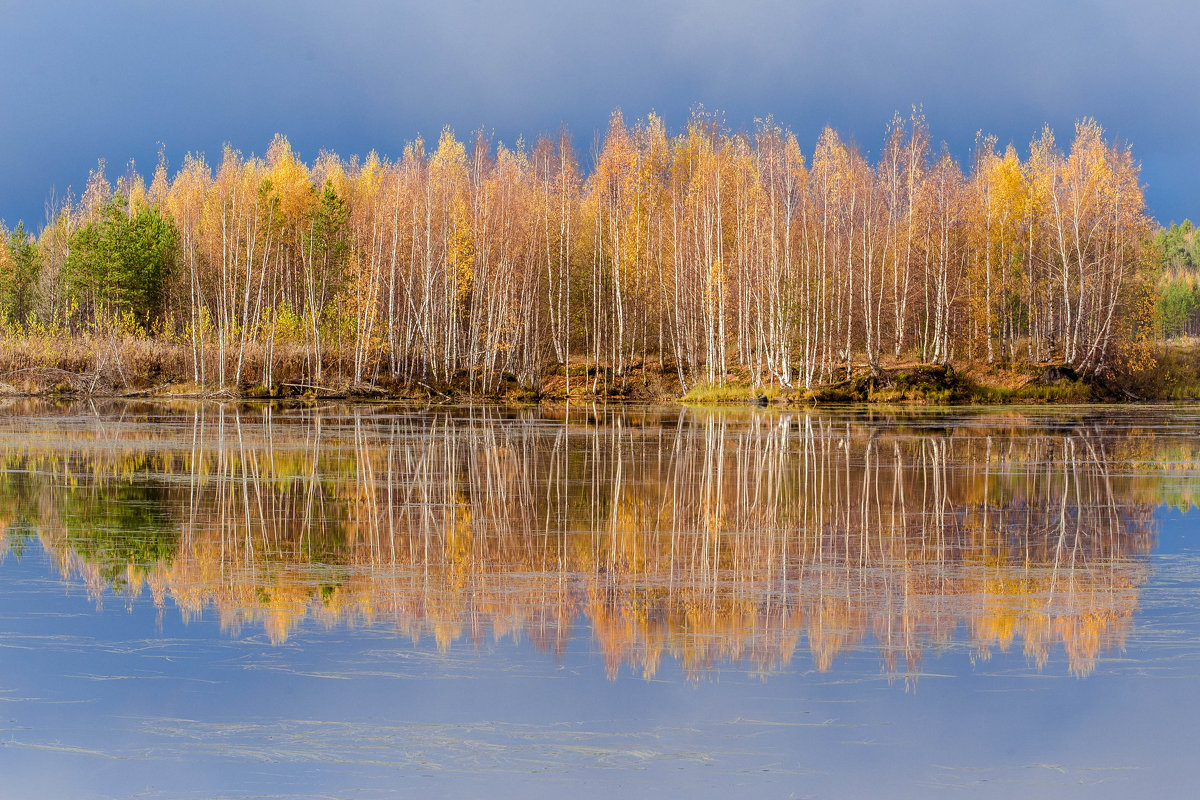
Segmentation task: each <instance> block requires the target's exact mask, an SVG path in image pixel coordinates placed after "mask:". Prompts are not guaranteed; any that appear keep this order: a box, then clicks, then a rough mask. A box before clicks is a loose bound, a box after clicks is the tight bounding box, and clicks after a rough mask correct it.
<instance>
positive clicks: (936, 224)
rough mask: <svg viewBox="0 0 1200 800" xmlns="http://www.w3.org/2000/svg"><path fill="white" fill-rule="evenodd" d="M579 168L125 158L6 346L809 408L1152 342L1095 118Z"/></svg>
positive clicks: (242, 369)
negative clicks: (134, 341) (811, 391)
mask: <svg viewBox="0 0 1200 800" xmlns="http://www.w3.org/2000/svg"><path fill="white" fill-rule="evenodd" d="M588 162H589V163H590V165H591V167H590V169H585V167H584V166H583V164H582V163H581V159H580V157H579V156H578V155H577V154H576V151H575V150H574V148H573V146H572V141H571V137H570V135H569V133H568V132H567V131H566V130H565V129H564V130H563V131H560V132H559V133H558V134H557V135H555V136H544V137H541V138H539V139H537V140H536V141H535V142H534V143H533V144H532V145H529V144H528V143H526V142H524V141H523V140H518V141H517V142H516V144H515V145H513V146H507V145H505V144H503V143H494V142H493V141H492V139H491V138H490V137H489V136H488V135H486V134H484V133H482V132H480V133H476V134H475V135H474V136H473V137H471V138H470V139H469V140H468V141H467V142H464V141H461V140H459V139H458V138H456V136H455V135H454V134H453V133H452V132H451V131H450V130H449V129H446V130H445V131H443V133H442V134H441V136H440V138H439V139H438V141H437V143H436V144H435V145H433V144H427V143H426V142H425V141H423V140H421V139H417V140H416V141H414V142H412V143H410V144H408V145H407V146H405V148H404V150H403V152H402V154H401V156H400V157H399V158H397V159H394V160H393V159H389V158H385V157H382V156H380V155H378V154H377V153H371V154H369V155H368V156H367V157H366V158H362V159H360V158H358V157H353V158H350V159H345V158H342V157H340V156H338V155H336V154H333V153H328V152H323V153H321V154H320V155H319V156H318V157H317V158H316V159H315V160H314V161H313V162H312V163H311V164H309V163H306V162H304V161H302V160H301V159H300V158H299V157H298V156H297V155H296V153H295V152H294V151H293V149H292V147H291V146H290V144H289V142H288V141H287V139H285V138H284V137H282V136H276V137H275V139H274V140H273V141H272V142H271V144H270V146H269V147H268V148H267V150H266V153H265V155H264V156H261V157H258V156H253V155H251V156H244V155H243V154H241V153H240V152H238V151H236V150H234V149H232V148H230V147H226V148H225V149H224V151H223V152H222V154H221V157H220V160H219V161H218V162H217V163H216V164H210V163H209V161H207V160H206V158H205V157H204V156H203V155H196V154H191V155H188V156H187V157H185V158H184V160H183V163H182V164H181V165H179V167H178V169H176V170H175V171H174V172H173V173H172V172H171V171H170V170H169V169H168V165H167V164H166V162H165V160H164V159H163V158H162V157H160V161H159V164H158V166H157V168H156V170H155V171H154V173H153V175H152V176H151V177H150V181H149V183H147V181H146V179H145V178H144V177H143V176H141V175H140V174H139V173H138V172H137V170H136V169H135V168H134V165H133V164H132V162H131V163H130V165H129V168H128V169H127V170H126V171H125V173H124V174H123V175H121V176H120V177H119V178H117V179H116V181H115V186H114V185H113V183H112V182H111V181H110V179H109V178H108V176H107V175H106V172H105V168H104V164H103V162H101V164H100V165H99V166H98V167H97V169H95V170H94V171H93V172H92V173H91V175H90V176H89V179H88V181H87V184H86V188H85V190H84V191H83V192H82V193H81V194H80V195H78V196H75V195H73V194H71V193H68V194H67V195H66V197H65V198H63V199H62V200H61V202H59V203H58V204H57V207H56V208H54V209H53V211H52V213H50V214H49V215H48V220H47V222H46V224H45V226H44V227H43V228H42V230H41V231H40V232H39V233H38V234H37V235H36V236H34V235H32V234H31V233H30V232H28V231H26V230H25V229H24V227H23V226H22V225H18V226H17V228H16V229H14V230H13V231H12V232H5V236H4V246H3V247H2V248H0V314H2V316H3V320H4V324H5V326H6V328H7V330H8V331H9V332H10V334H13V335H28V334H31V333H36V332H39V331H40V332H49V333H53V334H55V335H58V334H81V333H84V332H91V333H95V332H109V333H111V332H114V331H119V332H123V333H129V332H134V333H136V334H138V335H143V336H147V337H151V338H155V339H160V340H163V341H170V342H174V343H176V344H177V345H179V346H180V347H185V348H186V350H187V352H188V353H189V369H190V371H191V372H192V375H191V378H192V379H193V380H194V381H195V382H196V383H197V384H199V385H200V386H202V387H205V388H226V387H232V388H238V387H245V386H248V385H251V384H261V385H262V386H264V387H267V388H274V387H276V386H277V384H278V383H279V381H280V374H281V369H282V368H283V366H284V365H291V368H292V369H293V370H299V371H300V372H301V373H302V374H303V375H304V376H305V378H306V380H307V381H308V382H310V383H312V384H314V385H316V384H321V383H323V382H324V383H329V382H333V381H341V382H343V383H344V384H363V383H386V382H390V383H414V382H435V383H443V384H449V383H456V382H457V383H460V384H462V385H464V386H466V387H468V388H469V389H470V390H472V391H476V392H490V391H494V390H495V389H496V388H497V387H498V386H499V385H500V384H501V382H502V381H503V380H505V379H506V378H515V379H516V380H517V381H518V382H519V383H521V384H522V385H525V386H529V387H537V386H538V385H539V383H540V382H541V381H542V380H543V378H544V377H545V376H546V375H547V374H548V373H549V372H550V371H552V370H555V369H558V370H560V371H562V372H564V373H565V374H566V375H567V380H568V381H570V380H571V377H572V376H573V375H574V376H577V377H576V381H577V382H578V381H581V380H582V381H586V382H587V384H588V388H590V389H591V390H593V391H599V390H601V389H602V388H603V389H605V390H607V389H610V388H612V387H613V386H614V385H623V384H624V383H626V382H628V381H629V380H630V379H631V378H632V377H633V376H635V375H636V374H637V373H638V371H639V370H645V369H659V370H662V371H663V372H665V373H667V374H669V375H671V376H675V377H677V378H678V381H679V383H680V384H681V385H682V387H683V388H684V389H685V390H686V389H688V388H690V387H692V386H694V385H696V384H700V383H714V384H718V383H722V382H724V381H725V380H727V379H728V378H729V376H731V375H735V374H736V375H739V376H740V377H744V378H746V379H748V380H750V382H752V383H754V384H755V385H779V386H784V387H804V388H809V387H812V386H814V385H818V384H823V383H829V382H833V381H836V380H840V379H842V378H844V377H848V376H849V375H850V374H851V373H852V372H853V371H855V370H857V369H870V370H872V371H877V370H879V369H880V368H881V365H884V364H888V363H897V362H902V361H921V362H926V363H950V362H952V361H953V362H961V361H971V362H978V363H983V362H986V363H988V364H1004V363H1013V362H1038V363H1045V362H1056V363H1065V364H1068V365H1071V366H1072V367H1073V368H1074V369H1075V370H1076V371H1077V372H1079V373H1081V374H1102V373H1105V372H1107V371H1112V370H1119V369H1121V368H1122V366H1123V365H1124V364H1127V363H1128V362H1129V361H1130V360H1131V359H1133V358H1135V357H1136V356H1137V353H1138V352H1140V350H1139V347H1141V346H1142V344H1143V343H1144V341H1145V340H1146V339H1147V337H1149V336H1152V335H1153V326H1154V319H1155V302H1156V301H1157V295H1156V283H1155V281H1156V277H1155V274H1154V257H1153V246H1152V242H1151V235H1152V222H1151V220H1150V219H1149V217H1148V216H1147V214H1146V209H1145V202H1144V198H1143V194H1142V187H1141V186H1140V185H1139V183H1138V175H1139V166H1138V164H1137V162H1136V161H1135V160H1134V158H1133V156H1132V154H1131V151H1130V148H1129V147H1128V146H1125V145H1122V144H1118V143H1114V142H1111V141H1108V140H1107V139H1106V138H1105V135H1104V132H1103V131H1102V129H1101V128H1100V126H1099V125H1098V124H1097V123H1096V122H1095V121H1093V120H1084V121H1082V122H1080V123H1078V124H1077V126H1076V129H1075V136H1074V139H1073V140H1072V141H1071V143H1070V145H1069V147H1067V148H1066V149H1064V148H1063V147H1061V146H1060V145H1059V144H1058V142H1057V140H1056V138H1055V136H1054V134H1053V132H1052V131H1051V130H1050V129H1049V128H1046V129H1044V130H1042V131H1041V132H1040V133H1039V134H1038V135H1037V136H1036V137H1035V138H1034V139H1033V140H1032V142H1031V144H1030V145H1029V148H1028V151H1027V154H1026V155H1024V156H1022V155H1021V154H1019V152H1018V150H1017V149H1016V148H1015V147H1013V146H1011V145H1010V146H1008V147H1006V148H1003V149H1001V148H1000V147H998V144H997V141H996V139H995V138H994V137H988V136H982V135H981V136H979V137H977V140H976V142H975V147H974V149H973V151H972V155H971V157H970V159H969V163H968V165H967V166H966V168H964V167H963V165H961V164H960V163H958V162H957V161H956V160H955V159H954V158H953V157H952V156H951V155H950V153H949V151H948V149H947V148H946V147H945V146H944V145H943V146H942V147H940V148H938V147H935V146H934V145H933V143H932V139H931V137H930V133H929V129H928V126H927V125H926V123H925V120H924V119H923V117H922V116H921V115H920V114H919V113H917V112H914V114H913V115H912V116H911V117H909V118H908V119H904V118H902V117H901V116H900V115H896V116H895V117H894V118H893V119H892V121H891V122H890V123H889V124H888V126H887V127H886V132H885V136H884V139H883V143H882V146H881V147H880V149H879V150H878V152H877V153H876V154H875V155H874V156H872V155H871V154H870V153H868V152H866V151H864V150H863V149H861V148H860V147H858V146H857V145H855V144H854V143H852V142H850V141H847V140H846V139H844V138H843V137H841V136H840V135H839V134H838V133H837V132H836V131H835V130H833V129H832V128H826V129H825V130H824V132H823V133H822V134H821V136H820V138H819V139H818V141H817V143H816V145H815V147H814V149H813V150H812V152H811V154H810V155H809V156H808V157H807V158H806V157H805V155H804V154H803V153H802V151H801V147H800V145H799V142H798V141H797V138H796V136H795V134H794V133H792V132H791V131H789V130H787V129H785V128H783V127H781V126H779V125H777V124H776V123H775V122H774V121H772V120H771V119H767V120H764V121H759V122H757V123H756V125H755V126H754V128H753V129H752V130H749V131H733V130H731V129H730V128H729V127H728V125H727V124H726V123H725V122H724V120H723V119H722V118H721V117H720V116H719V115H714V114H709V113H705V112H703V111H697V112H695V113H694V114H693V115H692V117H691V118H690V119H689V121H688V122H687V124H686V126H685V127H684V129H683V130H682V131H679V132H677V133H674V134H672V133H669V132H668V130H667V129H666V127H665V125H664V123H663V121H662V119H661V118H659V117H658V116H656V115H653V114H651V115H649V116H647V117H646V118H644V119H641V120H639V121H637V122H635V123H634V124H632V125H630V124H627V122H626V121H625V119H624V117H623V116H622V115H621V113H620V112H617V113H615V114H613V116H612V118H611V121H610V124H609V126H608V129H607V132H606V133H605V135H604V136H603V137H602V139H601V140H600V141H599V142H598V143H597V145H596V146H595V147H594V149H593V152H592V153H591V154H590V158H589V159H588Z"/></svg>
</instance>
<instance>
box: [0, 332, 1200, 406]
mask: <svg viewBox="0 0 1200 800" xmlns="http://www.w3.org/2000/svg"><path fill="white" fill-rule="evenodd" d="M240 355H241V361H242V371H241V374H242V376H243V377H242V379H241V380H240V381H235V380H233V379H232V378H231V377H230V376H231V375H232V374H233V373H234V370H233V369H229V368H227V379H226V381H225V385H224V386H220V385H219V382H218V381H214V380H211V379H209V380H207V381H205V382H204V384H203V385H202V383H201V382H199V381H197V380H196V368H195V364H194V362H193V360H192V353H191V349H190V346H189V345H188V344H187V343H179V342H170V341H162V340H157V339H148V338H140V337H125V338H120V339H101V338H94V337H76V338H67V337H49V336H44V337H19V338H17V337H7V338H2V339H0V394H2V395H9V396H52V397H168V398H169V397H178V398H185V397H195V398H214V399H222V398H225V399H248V400H254V399H262V400H265V399H313V400H315V399H356V400H374V401H388V400H395V401H424V402H450V401H468V400H491V401H500V402H509V403H529V402H566V401H571V402H610V401H611V402H643V403H645V402H651V403H674V402H679V403H684V404H688V405H760V406H766V405H774V406H805V405H823V404H831V403H868V404H897V403H911V404H926V405H963V404H989V405H991V404H1005V403H1103V402H1138V401H1164V400H1167V401H1169V400H1184V401H1186V400H1200V342H1197V341H1194V340H1192V341H1179V342H1174V343H1171V344H1169V345H1164V346H1162V347H1159V348H1157V350H1156V352H1155V354H1154V357H1153V359H1152V363H1148V364H1146V365H1145V366H1144V368H1143V369H1142V370H1141V371H1140V372H1137V373H1133V374H1127V375H1122V376H1119V377H1117V376H1081V375H1078V374H1076V373H1075V371H1074V370H1072V369H1071V368H1070V367H1068V366H1064V365H1061V364H1054V363H1018V364H1010V365H1003V366H994V365H992V366H989V365H986V364H963V365H941V364H923V363H916V362H907V363H905V362H898V363H891V364H884V365H881V366H880V367H879V368H877V369H875V370H872V369H870V368H869V367H868V366H867V365H865V364H864V365H858V366H856V367H855V368H853V369H852V370H851V374H850V376H849V378H845V379H842V380H838V381H834V382H831V383H827V384H821V385H814V386H812V387H810V388H803V387H796V386H793V387H781V386H779V385H761V384H760V385H756V384H755V383H754V382H753V380H752V379H751V376H750V375H749V374H748V373H747V372H745V371H744V370H736V369H735V370H731V371H730V372H729V373H728V374H727V375H726V379H725V381H724V382H723V383H721V384H719V385H714V384H709V383H699V384H695V385H689V386H687V387H685V385H684V383H683V382H681V380H680V377H679V374H678V372H677V371H676V370H675V369H674V368H672V366H671V365H670V364H668V365H666V366H665V368H664V367H663V366H661V365H659V364H658V363H657V362H656V361H651V362H650V363H649V364H645V365H635V366H634V367H633V368H632V369H631V370H628V371H627V372H626V374H624V375H617V374H615V373H614V372H613V371H611V370H608V369H606V368H604V367H596V366H594V365H591V364H588V363H586V362H584V361H582V360H578V361H572V363H571V364H570V365H567V366H564V365H561V364H559V365H555V366H553V367H550V368H548V369H547V370H546V371H545V373H543V374H542V375H541V376H539V377H538V378H537V379H536V380H535V381H525V382H522V381H519V380H518V379H517V377H516V376H513V375H503V376H502V377H501V379H500V380H499V381H498V382H497V384H496V385H495V387H494V388H492V389H490V390H489V391H486V392H481V391H478V389H477V387H478V385H479V382H478V380H476V381H472V380H471V376H470V375H469V374H467V373H465V372H463V373H460V374H459V375H456V376H455V378H454V379H453V380H450V381H437V380H433V379H430V378H427V377H417V378H415V379H412V380H396V379H389V378H375V379H373V380H368V381H357V382H355V381H352V380H350V378H349V376H347V375H343V374H340V373H339V372H338V371H337V370H336V369H327V370H326V371H325V372H324V376H323V378H322V379H321V380H319V381H317V380H313V379H311V378H309V377H307V376H308V374H309V373H310V372H311V370H310V369H309V367H308V363H307V351H305V350H304V349H302V348H294V349H286V350H285V349H281V350H278V351H276V352H274V353H272V354H271V357H272V358H273V359H274V360H275V361H274V366H273V368H272V370H271V372H272V377H273V380H272V384H271V387H270V388H268V387H267V386H265V385H264V384H263V383H262V382H261V378H260V379H259V380H257V381H256V380H254V379H252V378H248V377H246V376H261V375H262V374H263V372H264V370H263V368H262V365H263V356H264V354H263V353H261V352H258V351H257V350H254V349H250V350H247V351H246V352H245V353H242V354H240ZM205 373H206V375H214V374H217V370H216V369H215V368H214V367H213V365H212V364H209V365H207V368H206V370H205ZM843 374H844V373H843ZM214 384H217V385H214Z"/></svg>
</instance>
